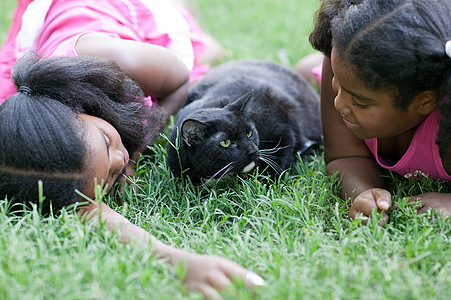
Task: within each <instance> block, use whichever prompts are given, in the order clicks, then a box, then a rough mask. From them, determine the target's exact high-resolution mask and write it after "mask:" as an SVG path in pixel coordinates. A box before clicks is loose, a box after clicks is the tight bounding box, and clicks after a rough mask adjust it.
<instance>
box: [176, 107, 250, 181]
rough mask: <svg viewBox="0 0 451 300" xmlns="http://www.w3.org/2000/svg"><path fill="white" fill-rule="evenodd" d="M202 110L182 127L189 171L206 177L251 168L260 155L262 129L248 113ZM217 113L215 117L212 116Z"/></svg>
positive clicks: (237, 172)
mask: <svg viewBox="0 0 451 300" xmlns="http://www.w3.org/2000/svg"><path fill="white" fill-rule="evenodd" d="M208 114H209V117H205V116H203V114H202V113H201V112H199V113H198V114H197V116H196V118H195V119H187V120H185V121H184V122H183V124H182V127H181V137H182V147H183V148H184V151H185V153H186V154H187V155H188V156H189V157H190V161H191V164H192V166H191V167H190V168H191V170H190V172H189V173H191V174H196V176H199V177H201V178H204V179H207V180H209V179H211V178H212V177H213V178H216V179H219V178H220V177H222V176H223V175H225V174H239V173H242V172H249V171H251V170H252V169H253V168H254V167H255V165H256V162H257V159H258V156H259V150H258V132H257V130H256V129H255V126H254V124H253V122H251V121H250V120H247V119H246V116H245V115H243V114H239V113H236V112H233V111H230V110H225V109H217V110H208ZM211 114H214V115H215V117H214V118H210V117H211Z"/></svg>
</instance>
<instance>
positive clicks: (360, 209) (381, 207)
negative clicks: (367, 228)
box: [349, 188, 392, 226]
mask: <svg viewBox="0 0 451 300" xmlns="http://www.w3.org/2000/svg"><path fill="white" fill-rule="evenodd" d="M391 205H392V201H391V194H390V192H389V191H387V190H384V189H381V188H373V189H369V190H366V191H364V192H362V193H361V194H359V195H358V196H357V197H356V198H355V199H354V201H353V202H352V205H351V209H350V210H349V217H350V218H351V219H355V218H356V217H358V216H363V219H362V224H364V225H366V224H367V223H368V220H369V218H370V216H371V214H372V212H373V211H374V210H375V209H377V211H378V212H382V213H383V215H382V217H383V221H382V222H381V223H380V224H379V225H381V226H385V224H387V223H388V221H389V216H388V210H389V209H390V207H391Z"/></svg>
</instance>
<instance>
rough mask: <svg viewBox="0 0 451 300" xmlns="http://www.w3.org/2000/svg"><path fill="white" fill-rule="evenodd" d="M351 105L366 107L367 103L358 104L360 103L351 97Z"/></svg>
mask: <svg viewBox="0 0 451 300" xmlns="http://www.w3.org/2000/svg"><path fill="white" fill-rule="evenodd" d="M352 105H354V106H356V107H358V108H367V107H368V105H365V104H360V103H358V102H356V101H355V100H354V99H352Z"/></svg>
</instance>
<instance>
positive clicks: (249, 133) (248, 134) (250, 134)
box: [247, 130, 252, 138]
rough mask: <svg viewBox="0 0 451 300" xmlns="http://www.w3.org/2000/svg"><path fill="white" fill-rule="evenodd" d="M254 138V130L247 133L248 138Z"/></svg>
mask: <svg viewBox="0 0 451 300" xmlns="http://www.w3.org/2000/svg"><path fill="white" fill-rule="evenodd" d="M251 136H252V130H249V132H248V133H247V137H248V138H250V137H251Z"/></svg>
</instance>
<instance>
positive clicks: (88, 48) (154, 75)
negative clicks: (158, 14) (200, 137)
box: [75, 33, 189, 118]
mask: <svg viewBox="0 0 451 300" xmlns="http://www.w3.org/2000/svg"><path fill="white" fill-rule="evenodd" d="M75 49H76V52H77V53H78V55H88V56H95V57H103V58H107V59H112V60H114V61H116V62H117V64H118V65H119V66H120V67H121V69H122V70H123V71H124V72H125V73H126V74H127V75H128V76H130V78H132V79H133V80H135V81H136V82H138V84H139V85H140V86H141V88H142V89H143V90H144V92H145V93H146V94H147V95H150V96H152V97H154V98H156V99H158V103H159V104H160V105H161V106H162V107H164V109H165V111H166V118H168V117H169V116H170V115H172V114H174V113H175V112H176V111H177V110H178V108H179V107H180V105H181V104H182V103H183V102H184V101H185V99H186V97H187V93H188V87H189V70H188V69H187V68H186V66H185V65H184V64H183V62H182V61H181V60H179V59H178V58H177V57H176V56H175V55H174V54H173V53H171V52H170V51H169V50H168V49H166V48H164V47H161V46H157V45H151V44H146V43H141V42H137V41H131V40H123V39H118V38H113V37H110V36H107V35H104V34H100V33H89V34H85V35H83V36H81V37H80V38H79V40H78V41H77V44H76V48H75Z"/></svg>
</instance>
